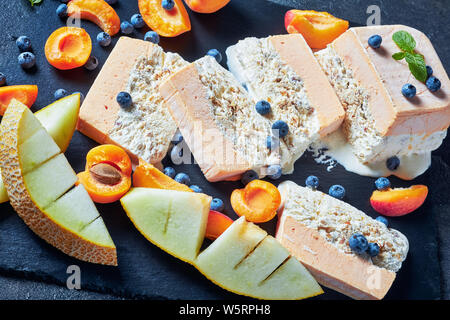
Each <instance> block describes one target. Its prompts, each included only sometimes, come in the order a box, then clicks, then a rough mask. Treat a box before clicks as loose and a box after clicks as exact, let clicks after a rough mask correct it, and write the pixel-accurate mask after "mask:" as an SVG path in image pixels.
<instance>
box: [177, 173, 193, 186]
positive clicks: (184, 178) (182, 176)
mask: <svg viewBox="0 0 450 320" xmlns="http://www.w3.org/2000/svg"><path fill="white" fill-rule="evenodd" d="M174 180H175V181H176V182H178V183H182V184H185V185H187V186H188V185H190V184H191V178H189V176H188V175H187V174H186V173H183V172H180V173H177V175H176V176H175V178H174Z"/></svg>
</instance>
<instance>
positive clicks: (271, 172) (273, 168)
mask: <svg viewBox="0 0 450 320" xmlns="http://www.w3.org/2000/svg"><path fill="white" fill-rule="evenodd" d="M281 173H282V171H281V166H280V165H279V164H271V165H270V166H268V167H267V176H268V177H269V178H270V179H272V180H277V179H280V177H281Z"/></svg>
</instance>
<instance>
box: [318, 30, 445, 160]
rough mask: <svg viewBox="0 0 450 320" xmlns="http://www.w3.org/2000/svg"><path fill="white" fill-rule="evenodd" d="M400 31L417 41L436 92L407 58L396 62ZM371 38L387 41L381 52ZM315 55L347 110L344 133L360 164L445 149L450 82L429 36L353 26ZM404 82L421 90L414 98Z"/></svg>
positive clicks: (411, 32)
mask: <svg viewBox="0 0 450 320" xmlns="http://www.w3.org/2000/svg"><path fill="white" fill-rule="evenodd" d="M400 31H402V32H407V33H409V34H410V35H411V36H412V37H413V38H414V41H415V42H416V46H415V52H416V53H419V54H421V55H423V56H424V59H425V63H426V65H428V66H430V67H431V68H432V69H433V76H435V77H437V78H438V79H439V80H440V82H441V83H442V85H441V88H440V90H438V91H437V92H432V91H431V90H429V89H428V88H427V86H426V84H425V83H422V82H421V81H419V80H417V79H416V78H415V77H414V76H413V75H412V74H411V71H410V69H409V67H408V64H407V63H406V61H405V60H395V59H393V58H392V55H393V54H395V53H398V52H399V51H400V49H399V47H398V46H397V44H396V43H395V42H394V41H393V39H392V37H393V35H394V34H395V33H396V32H400ZM372 35H379V36H381V37H382V44H381V47H380V48H377V49H374V48H371V47H370V46H369V45H368V39H369V38H370V37H371V36H372ZM315 55H316V57H317V59H318V61H319V63H320V64H321V65H322V68H323V71H324V72H325V73H326V75H327V77H328V79H329V81H330V83H331V84H332V86H333V88H334V90H335V91H336V93H337V95H338V96H339V99H340V100H341V102H342V104H343V106H344V107H345V111H346V117H345V120H344V123H343V131H344V133H345V136H346V138H347V141H348V143H349V144H350V145H351V146H352V149H353V153H354V154H355V156H356V157H357V158H358V160H359V161H360V162H362V163H369V164H372V163H376V162H384V161H386V159H388V158H389V157H392V156H397V157H409V156H411V155H415V154H426V153H430V152H431V151H433V150H435V149H437V148H438V147H439V146H440V145H441V143H442V141H443V140H444V138H445V136H446V134H447V128H448V127H449V125H450V81H449V78H448V75H447V73H446V71H445V68H444V67H443V65H442V62H441V61H440V59H439V57H438V55H437V53H436V51H435V49H434V48H433V45H432V44H431V41H430V40H429V39H428V38H427V36H426V35H425V34H424V33H422V32H420V31H419V30H416V29H414V28H411V27H408V26H403V25H383V26H369V27H356V28H350V29H348V30H347V31H346V32H345V33H343V34H342V35H341V36H339V37H338V38H337V39H336V40H334V41H333V42H332V43H331V44H330V45H328V47H327V48H326V49H323V50H320V51H318V52H316V53H315ZM405 84H411V85H413V86H414V87H415V88H416V91H417V94H416V95H415V96H414V97H412V98H406V97H405V96H403V94H402V87H403V86H404V85H405Z"/></svg>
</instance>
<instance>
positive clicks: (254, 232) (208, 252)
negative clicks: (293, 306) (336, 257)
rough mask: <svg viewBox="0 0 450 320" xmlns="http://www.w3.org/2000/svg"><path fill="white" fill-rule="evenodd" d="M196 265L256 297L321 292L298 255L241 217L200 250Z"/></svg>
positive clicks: (292, 296) (228, 286) (229, 287)
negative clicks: (291, 252) (293, 254)
mask: <svg viewBox="0 0 450 320" xmlns="http://www.w3.org/2000/svg"><path fill="white" fill-rule="evenodd" d="M195 265H196V267H197V268H198V269H199V270H200V272H201V273H203V274H204V275H205V276H206V277H207V278H208V279H210V280H211V281H212V282H214V283H216V284H217V285H219V286H221V287H223V288H224V289H227V290H229V291H232V292H235V293H238V294H242V295H246V296H250V297H254V298H258V299H270V300H281V299H283V300H294V299H295V300H297V299H304V298H308V297H312V296H316V295H318V294H321V293H323V291H322V289H321V287H320V286H319V284H318V283H317V282H316V280H315V279H314V278H313V277H312V276H311V274H310V273H309V272H308V271H307V270H306V268H305V267H304V266H303V265H302V264H301V263H300V262H299V261H298V260H297V259H295V258H294V257H292V256H290V254H289V252H288V251H287V250H286V249H285V248H284V247H283V246H282V245H281V244H280V243H279V242H278V241H277V240H275V239H274V238H273V237H272V236H269V235H267V233H266V232H265V231H263V230H262V229H261V228H259V227H258V226H256V225H254V224H253V223H250V222H247V221H246V220H245V218H244V217H241V218H239V219H238V220H236V221H235V222H233V224H232V225H231V226H230V227H229V228H228V229H227V230H226V231H225V232H224V233H222V235H221V236H220V237H219V238H217V239H216V240H215V241H214V242H213V243H212V244H211V245H210V246H209V247H208V248H206V249H205V250H204V251H203V252H202V253H200V255H199V256H198V257H197V259H196V261H195Z"/></svg>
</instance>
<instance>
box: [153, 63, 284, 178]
mask: <svg viewBox="0 0 450 320" xmlns="http://www.w3.org/2000/svg"><path fill="white" fill-rule="evenodd" d="M159 90H160V92H161V96H162V97H163V98H164V100H165V104H166V106H167V107H168V108H169V110H170V114H171V115H172V117H173V119H174V120H175V121H176V123H177V124H178V128H179V129H180V131H181V133H182V134H183V138H184V140H185V141H186V143H187V145H188V146H189V149H190V150H191V152H192V153H193V155H194V158H195V160H196V161H197V163H198V164H199V166H200V168H201V170H202V172H203V174H204V175H205V177H206V179H207V180H208V181H211V182H214V181H221V180H237V179H239V177H240V176H241V175H242V173H244V172H245V171H247V170H250V169H252V170H255V171H256V172H258V174H259V176H260V177H262V176H264V175H266V173H267V170H266V169H267V167H268V166H270V165H272V164H280V166H281V167H282V169H283V172H289V171H291V170H292V168H291V167H292V166H291V165H290V163H291V159H290V158H291V155H290V154H289V151H288V148H287V146H286V144H285V143H284V142H283V141H280V142H279V143H278V144H277V143H275V142H274V143H273V145H274V146H273V148H268V147H267V139H268V137H270V136H272V129H271V127H272V124H271V123H270V121H269V120H267V119H265V118H264V117H262V116H261V115H259V114H258V113H257V112H256V110H255V104H254V103H253V101H252V100H251V98H250V96H249V95H248V93H247V91H246V90H245V89H244V88H243V87H242V86H241V85H240V84H239V82H238V81H237V80H236V79H235V78H234V77H233V75H232V74H231V73H230V72H229V71H228V70H226V69H224V68H223V67H222V66H221V65H220V64H218V63H217V61H216V60H215V59H214V58H213V57H211V56H205V57H203V58H201V59H198V60H196V61H195V62H193V63H191V64H189V65H187V66H186V67H184V68H182V69H181V70H179V71H178V72H176V73H174V74H173V75H171V76H170V77H169V78H168V79H167V80H166V81H164V82H163V83H162V84H161V85H160V86H159ZM275 145H277V146H275Z"/></svg>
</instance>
